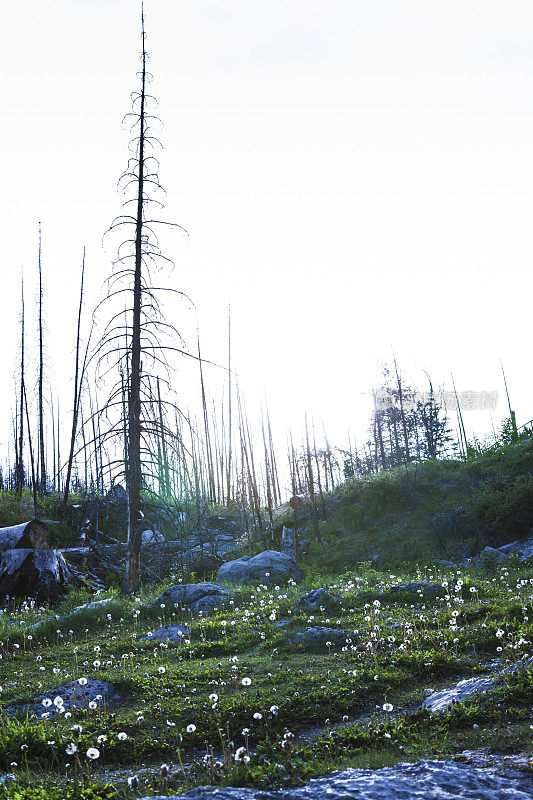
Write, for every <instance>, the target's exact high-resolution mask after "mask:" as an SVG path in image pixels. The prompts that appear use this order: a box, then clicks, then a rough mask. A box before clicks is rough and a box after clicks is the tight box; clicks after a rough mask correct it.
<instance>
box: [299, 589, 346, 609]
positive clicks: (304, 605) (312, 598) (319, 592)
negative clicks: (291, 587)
mask: <svg viewBox="0 0 533 800" xmlns="http://www.w3.org/2000/svg"><path fill="white" fill-rule="evenodd" d="M340 602H341V598H340V597H338V596H335V595H332V594H330V592H328V591H326V589H313V591H312V592H308V594H304V595H302V596H301V597H299V598H298V599H297V600H296V601H295V603H294V605H295V606H296V607H297V608H300V609H302V610H303V611H316V609H319V608H321V607H322V608H334V607H335V606H338V605H339V603H340Z"/></svg>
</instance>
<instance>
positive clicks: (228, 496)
mask: <svg viewBox="0 0 533 800" xmlns="http://www.w3.org/2000/svg"><path fill="white" fill-rule="evenodd" d="M231 455H232V453H231V309H228V460H227V474H226V505H228V506H229V504H230V500H231Z"/></svg>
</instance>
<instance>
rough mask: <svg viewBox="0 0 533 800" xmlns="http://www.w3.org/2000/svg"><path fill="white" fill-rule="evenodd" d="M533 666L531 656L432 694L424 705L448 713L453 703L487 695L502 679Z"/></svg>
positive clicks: (430, 709) (435, 710) (429, 708)
mask: <svg viewBox="0 0 533 800" xmlns="http://www.w3.org/2000/svg"><path fill="white" fill-rule="evenodd" d="M532 665H533V656H530V657H529V658H526V659H524V660H522V661H519V662H518V663H516V664H511V666H508V667H504V668H503V669H501V670H499V671H497V672H493V673H492V675H486V676H482V677H477V678H467V679H466V680H463V681H459V683H457V684H455V686H452V687H450V688H449V689H443V690H442V691H439V692H430V694H429V695H428V697H426V699H425V700H424V702H423V704H422V705H423V707H424V708H427V709H428V710H429V711H433V712H435V713H438V712H440V711H446V710H447V709H448V708H449V707H450V706H451V705H452V704H453V703H462V702H463V701H464V700H469V699H470V698H471V697H474V696H475V695H477V694H485V692H488V691H490V690H491V689H494V688H495V687H496V685H497V684H498V682H499V681H501V679H502V678H506V677H507V676H508V675H513V674H514V673H515V672H516V671H517V670H518V669H526V668H531V666H532Z"/></svg>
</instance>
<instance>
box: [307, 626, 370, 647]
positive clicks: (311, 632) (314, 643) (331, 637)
mask: <svg viewBox="0 0 533 800" xmlns="http://www.w3.org/2000/svg"><path fill="white" fill-rule="evenodd" d="M355 638H356V637H355V636H353V635H350V634H349V633H348V632H347V631H340V630H337V629H336V628H319V627H313V628H305V630H303V631H302V632H301V633H297V634H296V635H295V637H294V641H295V643H296V644H297V645H300V647H303V648H304V649H305V650H328V649H331V648H333V649H335V650H339V649H340V648H341V647H344V646H345V645H346V644H349V642H348V639H351V640H352V642H353V641H354V639H355Z"/></svg>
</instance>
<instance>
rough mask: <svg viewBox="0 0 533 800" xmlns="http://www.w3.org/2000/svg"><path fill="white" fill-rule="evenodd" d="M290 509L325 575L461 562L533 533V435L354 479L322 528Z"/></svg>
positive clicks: (329, 502) (326, 511) (328, 506)
mask: <svg viewBox="0 0 533 800" xmlns="http://www.w3.org/2000/svg"><path fill="white" fill-rule="evenodd" d="M298 513H300V514H302V513H303V512H296V517H294V512H290V513H289V512H287V511H285V516H284V519H285V523H286V524H287V525H290V524H296V526H297V527H299V528H300V529H301V531H300V533H301V536H302V537H303V538H305V539H309V540H311V541H312V544H311V545H310V547H309V551H308V555H307V558H306V560H307V563H308V565H309V567H311V568H313V567H316V568H320V569H323V570H324V571H325V572H331V571H338V570H339V568H341V569H342V568H343V567H348V568H353V567H355V566H356V565H357V564H358V563H359V562H360V561H370V562H372V563H375V564H377V565H380V566H387V565H394V564H397V563H398V562H402V561H420V562H424V561H427V560H428V559H430V560H434V559H436V558H442V559H447V560H455V559H460V558H464V557H468V556H471V555H474V554H475V553H478V552H480V550H482V549H483V548H484V547H485V546H486V545H490V546H493V547H494V546H496V547H497V546H499V545H502V544H505V543H507V542H510V541H512V540H514V539H523V538H525V537H526V536H527V534H528V532H529V530H530V529H531V528H532V527H533V437H523V438H522V439H521V440H520V441H519V442H518V443H516V444H504V445H498V446H494V447H488V448H483V449H481V448H480V449H479V450H477V451H473V452H472V453H471V454H470V456H469V458H468V459H466V460H464V461H425V462H422V463H418V464H411V465H409V466H408V467H400V468H397V469H392V470H387V471H385V472H381V473H378V474H377V475H374V476H369V477H366V478H359V479H354V480H352V481H349V482H347V483H345V484H343V485H342V486H340V487H338V488H337V489H336V490H335V491H334V492H333V493H332V494H330V495H327V496H326V497H325V499H324V504H323V507H322V508H320V511H319V517H321V519H319V521H318V533H319V537H320V539H321V540H322V543H317V542H316V541H315V539H316V529H315V527H314V526H313V525H312V524H311V523H310V522H309V521H308V520H307V519H306V520H302V519H300V520H299V519H298Z"/></svg>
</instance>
